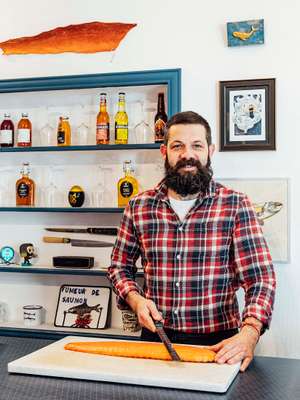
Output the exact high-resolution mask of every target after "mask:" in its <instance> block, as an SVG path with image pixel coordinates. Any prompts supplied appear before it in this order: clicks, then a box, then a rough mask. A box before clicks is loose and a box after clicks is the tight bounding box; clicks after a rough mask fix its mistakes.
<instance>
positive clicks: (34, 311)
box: [23, 305, 43, 326]
mask: <svg viewBox="0 0 300 400" xmlns="http://www.w3.org/2000/svg"><path fill="white" fill-rule="evenodd" d="M42 317H43V307H42V306H39V305H28V306H23V320H24V325H25V326H37V325H41V324H42V322H43V318H42Z"/></svg>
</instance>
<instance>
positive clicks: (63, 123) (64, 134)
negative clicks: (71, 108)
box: [57, 117, 71, 146]
mask: <svg viewBox="0 0 300 400" xmlns="http://www.w3.org/2000/svg"><path fill="white" fill-rule="evenodd" d="M70 145H71V126H70V124H69V118H68V117H60V118H59V123H58V127H57V146H70Z"/></svg>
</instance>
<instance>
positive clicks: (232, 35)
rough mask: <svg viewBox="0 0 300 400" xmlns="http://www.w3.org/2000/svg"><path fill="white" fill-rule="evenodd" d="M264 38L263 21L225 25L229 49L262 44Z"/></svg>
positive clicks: (256, 20)
mask: <svg viewBox="0 0 300 400" xmlns="http://www.w3.org/2000/svg"><path fill="white" fill-rule="evenodd" d="M264 36H265V35H264V20H263V19H255V20H249V21H240V22H228V23H227V41H228V46H229V47H233V46H246V45H251V44H263V43H264V41H265V39H264Z"/></svg>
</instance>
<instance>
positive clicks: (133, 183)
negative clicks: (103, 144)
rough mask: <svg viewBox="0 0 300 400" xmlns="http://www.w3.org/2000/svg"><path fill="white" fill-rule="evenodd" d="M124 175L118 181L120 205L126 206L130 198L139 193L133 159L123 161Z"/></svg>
mask: <svg viewBox="0 0 300 400" xmlns="http://www.w3.org/2000/svg"><path fill="white" fill-rule="evenodd" d="M123 171H124V177H123V178H121V179H119V181H118V207H126V206H127V204H128V202H129V200H130V199H131V198H132V197H133V196H135V195H136V194H138V191H139V187H138V181H137V180H136V178H135V177H134V176H133V167H132V165H131V161H130V160H129V161H124V163H123Z"/></svg>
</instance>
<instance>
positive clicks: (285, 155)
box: [0, 0, 300, 358]
mask: <svg viewBox="0 0 300 400" xmlns="http://www.w3.org/2000/svg"><path fill="white" fill-rule="evenodd" d="M299 13H300V5H299V3H298V2H297V1H295V0H286V1H285V2H269V1H261V0H252V1H251V2H240V1H235V0H227V1H226V2H221V1H218V0H211V1H209V2H207V1H199V0H187V1H185V2H182V1H178V0H175V1H174V0H173V1H171V0H165V1H161V0H152V1H141V0H129V1H117V0H110V1H109V2H108V1H103V0H85V1H81V0H80V1H79V0H76V1H74V0H73V1H71V0H65V1H64V2H63V3H62V2H61V1H59V0H52V1H51V2H38V1H35V0H29V1H27V2H23V1H20V0H10V7H5V8H3V9H2V12H1V13H0V26H1V32H0V41H2V40H3V41H4V40H7V39H9V38H13V37H18V36H23V35H24V36H25V35H33V34H35V33H38V32H41V31H45V30H48V29H51V28H54V27H56V26H63V25H67V24H71V23H80V22H87V21H94V20H99V21H121V22H125V21H128V22H136V23H138V26H137V28H135V29H133V30H132V31H131V32H129V34H128V35H127V37H126V38H125V39H124V40H123V42H122V43H121V45H120V47H119V49H118V50H117V51H116V53H115V55H114V57H111V56H108V55H104V54H91V55H80V54H61V55H43V56H37V55H29V56H9V57H4V56H0V78H1V79H8V78H21V77H33V76H50V75H70V74H87V73H101V72H108V71H112V72H116V71H133V70H144V69H159V68H173V67H180V68H182V72H183V80H182V109H183V110H188V109H191V110H195V111H197V112H199V113H200V114H202V115H203V116H205V117H206V118H207V119H208V120H209V121H210V123H211V126H212V129H213V132H214V138H215V141H216V143H217V144H218V142H219V139H218V131H219V107H218V104H219V103H218V101H219V99H218V85H217V83H218V81H219V80H233V79H251V78H269V77H275V78H276V79H277V100H276V111H277V118H276V126H277V150H276V151H269V152H227V153H219V152H217V153H216V155H215V157H214V170H215V174H216V175H218V176H222V177H236V176H238V177H288V178H290V182H291V190H290V195H291V199H290V207H291V212H290V217H291V221H290V227H291V244H290V248H291V263H290V264H281V265H276V266H275V268H276V273H277V279H278V288H277V296H276V304H275V311H274V317H273V323H272V327H271V330H270V331H269V332H267V333H266V334H265V335H264V337H263V338H262V340H261V343H260V344H259V347H258V354H264V355H274V356H284V357H297V358H300V342H299V340H298V336H299V333H300V322H299V321H300V318H299V317H300V302H299V298H298V296H299V295H298V293H299V291H300V283H299V282H300V269H299V264H300V255H299V254H298V251H297V250H298V247H299V246H298V237H299V235H300V229H299V226H300V211H299V208H298V207H297V206H298V201H297V199H298V198H299V196H300V188H299V183H298V179H297V173H298V171H299V160H298V149H299V147H300V146H299V145H300V135H299V132H298V130H299V112H297V111H296V110H298V108H299V106H298V103H299V99H298V97H299V96H298V95H299V71H300V56H299V51H298V49H299V23H298V22H299ZM253 18H264V20H265V45H262V46H250V47H244V48H242V47H241V48H228V47H227V45H226V40H225V28H226V22H228V21H241V20H247V19H253Z"/></svg>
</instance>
